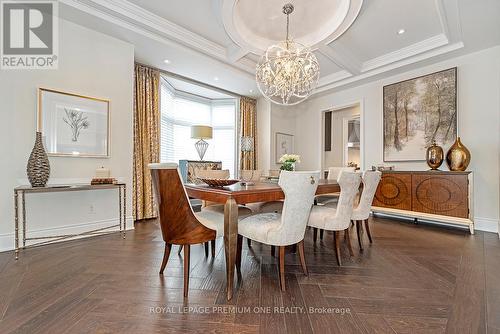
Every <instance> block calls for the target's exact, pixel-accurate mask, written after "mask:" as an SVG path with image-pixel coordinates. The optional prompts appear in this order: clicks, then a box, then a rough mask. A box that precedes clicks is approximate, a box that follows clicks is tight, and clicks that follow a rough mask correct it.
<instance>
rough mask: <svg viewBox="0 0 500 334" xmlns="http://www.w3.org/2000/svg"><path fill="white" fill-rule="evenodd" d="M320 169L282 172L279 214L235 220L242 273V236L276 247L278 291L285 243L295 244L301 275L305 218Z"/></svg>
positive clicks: (282, 288) (237, 260)
mask: <svg viewBox="0 0 500 334" xmlns="http://www.w3.org/2000/svg"><path fill="white" fill-rule="evenodd" d="M319 176H320V172H319V171H318V172H287V171H282V172H281V175H280V178H279V185H280V186H281V188H282V189H283V192H284V193H285V201H284V203H283V211H282V213H281V214H280V213H261V214H257V215H253V216H250V217H247V218H244V219H242V220H241V221H240V222H239V223H238V244H237V245H238V247H237V252H236V269H237V270H238V272H241V271H240V269H241V249H242V240H243V237H246V238H248V239H251V240H255V241H258V242H260V243H263V244H266V245H271V246H275V247H279V276H280V283H281V290H282V291H285V246H289V245H297V248H298V251H299V257H300V263H301V265H302V270H303V271H304V274H306V275H307V267H306V262H305V256H304V234H305V231H306V226H307V220H308V217H309V213H310V211H311V206H312V205H313V201H314V194H315V193H316V188H317V187H318V181H319Z"/></svg>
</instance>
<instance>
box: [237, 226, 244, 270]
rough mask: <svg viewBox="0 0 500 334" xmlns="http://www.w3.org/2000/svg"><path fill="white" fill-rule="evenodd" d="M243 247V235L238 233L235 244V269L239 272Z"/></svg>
mask: <svg viewBox="0 0 500 334" xmlns="http://www.w3.org/2000/svg"><path fill="white" fill-rule="evenodd" d="M242 248H243V237H242V236H241V235H239V234H238V240H237V244H236V270H237V271H238V272H241V249H242Z"/></svg>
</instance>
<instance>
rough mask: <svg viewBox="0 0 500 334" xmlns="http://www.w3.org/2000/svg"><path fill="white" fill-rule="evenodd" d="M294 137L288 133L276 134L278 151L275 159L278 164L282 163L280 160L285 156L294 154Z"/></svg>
mask: <svg viewBox="0 0 500 334" xmlns="http://www.w3.org/2000/svg"><path fill="white" fill-rule="evenodd" d="M293 153H294V147H293V135H290V134H287V133H281V132H276V150H275V158H276V163H277V164H279V163H280V158H281V157H282V156H283V155H284V154H293Z"/></svg>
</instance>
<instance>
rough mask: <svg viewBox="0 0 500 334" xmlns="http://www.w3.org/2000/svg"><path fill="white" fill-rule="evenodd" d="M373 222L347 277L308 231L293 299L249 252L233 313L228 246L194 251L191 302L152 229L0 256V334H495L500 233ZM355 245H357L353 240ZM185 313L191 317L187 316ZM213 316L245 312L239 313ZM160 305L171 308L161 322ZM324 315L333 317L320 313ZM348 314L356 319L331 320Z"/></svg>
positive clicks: (271, 269)
mask: <svg viewBox="0 0 500 334" xmlns="http://www.w3.org/2000/svg"><path fill="white" fill-rule="evenodd" d="M371 224H372V225H371V226H372V233H373V235H374V243H373V244H372V245H371V246H368V243H367V240H365V246H366V247H365V251H364V252H363V253H361V254H360V253H359V251H357V247H355V253H356V254H355V256H354V257H353V258H349V256H348V255H347V254H348V253H347V250H346V249H345V248H344V249H343V251H344V252H343V253H344V254H343V260H344V266H342V267H338V266H337V265H336V262H335V257H334V253H333V252H332V236H331V235H330V234H326V235H325V238H324V240H323V241H321V242H320V241H318V242H317V243H316V244H314V243H313V242H312V231H308V232H307V235H306V260H307V264H308V268H309V272H310V275H309V276H308V277H306V276H304V275H303V274H302V272H301V269H300V265H299V262H298V258H297V256H296V255H295V254H293V253H289V254H287V257H286V268H285V270H286V272H287V277H286V283H287V290H286V292H280V289H279V283H278V277H277V268H276V265H275V263H276V260H275V259H274V258H273V257H271V255H270V249H269V247H267V246H262V245H259V244H256V243H254V244H253V245H252V248H250V249H249V248H247V247H246V246H245V248H244V252H243V256H244V258H243V264H242V279H241V280H240V281H239V283H238V284H237V292H236V294H235V297H234V298H233V300H232V301H231V302H230V303H227V302H226V300H225V298H224V297H225V293H224V288H225V278H224V277H225V275H224V254H223V251H222V241H221V240H220V239H219V240H217V256H216V258H215V259H212V258H210V257H209V258H205V256H204V251H203V247H202V246H201V245H199V246H193V247H192V248H193V249H192V255H191V256H192V259H191V280H190V284H191V286H190V291H189V298H188V299H187V300H183V297H182V255H180V256H179V255H177V252H176V251H177V249H176V248H175V247H174V249H173V252H172V254H171V257H170V261H169V263H168V265H167V269H166V272H165V277H164V278H162V277H160V276H159V275H158V269H159V267H160V263H161V258H162V253H163V241H162V239H161V235H160V233H159V230H158V225H157V223H156V222H154V221H152V222H149V223H141V224H136V230H135V231H134V232H131V233H128V235H127V239H126V240H122V239H121V238H120V237H119V236H118V235H110V236H101V237H94V238H91V239H85V240H78V241H71V242H65V243H60V244H57V245H51V246H45V247H41V248H37V249H29V250H25V251H23V252H22V253H21V257H20V260H19V261H17V262H16V261H14V259H13V254H12V253H10V252H9V253H2V254H0V319H1V320H0V333H9V332H16V333H51V334H54V333H152V332H164V333H170V332H190V333H191V332H220V333H223V332H227V333H235V332H261V333H273V334H277V333H285V332H287V333H312V332H316V333H328V332H331V333H445V332H447V333H485V332H488V333H499V332H500V241H499V240H498V237H497V235H496V234H492V233H481V232H478V233H477V234H476V235H475V236H470V235H469V234H468V233H466V232H462V231H457V230H446V229H442V228H437V227H430V226H424V225H412V224H408V223H402V222H398V221H394V220H387V219H381V218H376V219H373V221H372V222H371ZM351 237H352V241H353V245H357V243H356V239H355V233H352V236H351ZM245 244H246V243H245ZM182 306H191V307H194V308H193V309H192V310H189V309H188V310H186V311H187V313H180V311H183V309H182V308H179V307H182ZM205 306H206V307H207V309H202V308H200V307H205ZM214 306H221V307H222V306H239V307H241V308H240V312H241V313H239V312H237V313H232V312H229V311H228V310H229V309H227V308H226V309H213V307H214ZM268 306H270V307H271V308H270V309H267V308H266V307H268ZM278 306H287V307H302V309H300V308H297V309H293V308H288V309H281V310H280V309H274V307H278ZM155 307H160V308H161V307H169V308H168V309H166V308H164V309H163V311H161V312H159V313H158V312H156V313H155V312H152V311H151V308H155ZM244 307H248V308H247V309H246V310H250V311H251V312H250V313H245V312H244V311H245V308H244ZM256 307H260V308H256ZM310 307H313V308H316V309H312V310H311V309H309V308H310ZM327 308H330V309H329V310H330V311H332V310H333V312H334V313H333V314H332V313H330V314H325V313H320V312H319V311H324V310H327ZM158 310H161V309H158ZM203 310H206V311H204V312H208V313H200V312H201V311H203ZM218 310H219V311H218ZM268 310H270V311H268ZM293 310H297V311H298V312H300V310H303V313H290V311H293ZM341 310H344V311H345V310H349V312H348V313H344V314H340V313H335V312H339V311H341ZM286 311H288V312H286Z"/></svg>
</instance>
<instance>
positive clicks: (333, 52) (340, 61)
mask: <svg viewBox="0 0 500 334" xmlns="http://www.w3.org/2000/svg"><path fill="white" fill-rule="evenodd" d="M334 44H335V46H333V47H332V46H329V45H322V46H320V47H319V49H318V51H319V52H320V53H321V54H322V55H324V56H325V57H326V58H328V59H329V60H330V61H332V62H334V63H335V64H336V65H337V66H339V67H342V68H343V69H345V70H347V71H349V72H350V73H351V74H353V75H358V74H360V73H361V69H362V65H363V64H362V63H361V62H360V61H359V60H358V59H357V58H356V57H355V56H354V55H352V54H351V53H350V52H349V51H348V50H346V49H345V48H344V47H343V46H342V45H341V44H340V43H338V42H336V43H334Z"/></svg>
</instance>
